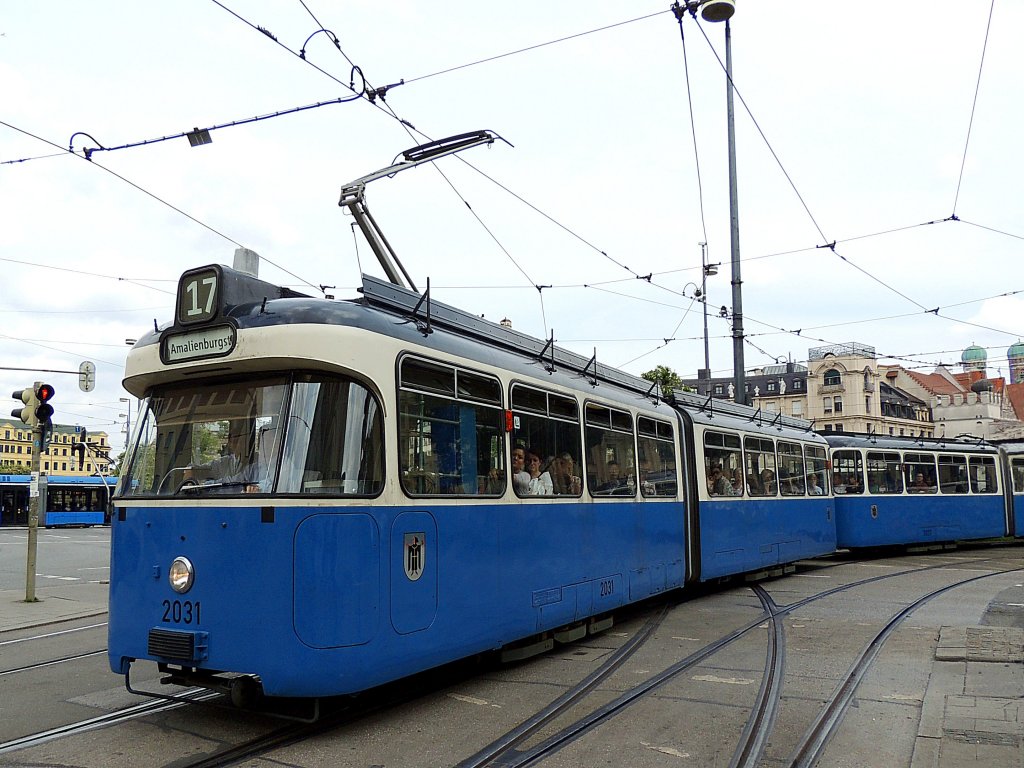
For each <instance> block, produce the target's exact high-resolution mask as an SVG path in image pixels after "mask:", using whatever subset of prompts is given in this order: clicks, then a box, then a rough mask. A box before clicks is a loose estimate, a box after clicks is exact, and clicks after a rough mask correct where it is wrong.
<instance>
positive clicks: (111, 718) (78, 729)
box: [0, 688, 208, 755]
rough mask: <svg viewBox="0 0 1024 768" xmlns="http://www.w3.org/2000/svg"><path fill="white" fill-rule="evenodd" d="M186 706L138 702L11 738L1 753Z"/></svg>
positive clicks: (197, 694)
mask: <svg viewBox="0 0 1024 768" xmlns="http://www.w3.org/2000/svg"><path fill="white" fill-rule="evenodd" d="M187 695H189V696H191V697H192V698H193V699H194V700H195V701H202V700H204V698H205V696H207V695H208V694H207V692H206V691H203V690H201V689H198V688H197V689H193V690H192V691H190V692H188V693H187ZM183 706H185V702H181V701H174V702H167V701H146V702H143V703H142V704H136V705H135V706H132V707H127V708H125V709H119V710H117V711H116V712H109V713H107V714H105V715H100V716H98V717H92V718H89V719H87V720H80V721H78V722H76V723H69V724H67V725H62V726H59V727H57V728H51V729H50V730H47V731H41V732H39V733H33V734H30V735H28V736H22V737H20V738H17V739H11V740H10V741H5V742H3V743H0V755H2V754H6V753H8V752H15V751H18V750H22V749H28V748H30V747H37V746H39V745H41V744H45V743H46V742H49V741H54V740H56V739H62V738H68V737H70V736H77V735H80V734H83V733H87V732H88V731H93V730H96V729H98V728H107V727H109V726H112V725H117V724H119V723H125V722H129V721H131V720H136V719H138V718H140V717H145V716H146V715H153V714H157V713H160V712H166V711H168V710H171V709H176V708H178V707H183Z"/></svg>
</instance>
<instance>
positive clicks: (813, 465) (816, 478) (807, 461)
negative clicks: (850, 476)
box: [804, 445, 828, 496]
mask: <svg viewBox="0 0 1024 768" xmlns="http://www.w3.org/2000/svg"><path fill="white" fill-rule="evenodd" d="M804 467H805V471H806V472H807V475H806V477H807V481H806V487H807V493H808V494H810V495H811V496H823V495H824V496H827V495H828V471H827V470H828V456H827V454H826V453H825V448H824V447H822V446H819V445H805V446H804Z"/></svg>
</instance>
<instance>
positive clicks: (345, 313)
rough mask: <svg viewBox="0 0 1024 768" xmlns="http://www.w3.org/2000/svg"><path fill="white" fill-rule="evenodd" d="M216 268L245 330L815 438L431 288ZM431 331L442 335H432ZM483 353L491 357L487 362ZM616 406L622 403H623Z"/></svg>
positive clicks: (778, 419) (159, 331)
mask: <svg viewBox="0 0 1024 768" xmlns="http://www.w3.org/2000/svg"><path fill="white" fill-rule="evenodd" d="M217 268H218V269H219V270H221V271H222V272H223V273H225V274H227V275H230V278H231V280H232V281H233V283H234V285H236V286H238V288H239V292H238V294H237V295H239V296H241V295H247V296H248V298H247V299H246V300H245V301H244V302H243V301H240V302H239V303H238V304H235V305H233V306H232V305H229V306H225V307H224V311H223V316H224V317H227V318H230V320H231V322H232V323H234V324H235V325H236V326H237V327H238V328H240V329H247V328H267V327H271V326H275V325H293V324H305V323H308V324H313V325H346V326H350V327H356V328H362V329H364V330H368V331H372V332H375V333H380V334H382V335H385V336H390V337H393V338H397V339H401V340H404V341H409V342H415V343H418V344H419V345H421V346H427V347H431V346H434V347H435V348H437V349H439V350H441V351H444V352H446V353H448V354H452V355H456V356H460V357H465V358H466V359H467V360H474V361H477V362H482V363H487V364H493V365H495V366H497V367H502V368H506V369H509V370H514V371H517V372H520V373H523V374H529V375H532V376H534V377H536V372H537V371H536V367H537V366H540V367H542V369H543V370H545V371H546V372H547V374H548V375H549V376H550V377H551V380H552V381H554V382H557V383H558V384H560V385H562V386H566V387H570V388H574V389H577V390H579V389H582V388H583V386H582V382H581V381H580V379H585V380H586V381H587V382H588V383H589V384H590V386H591V387H597V386H599V385H600V384H601V383H607V384H611V385H613V387H614V388H615V389H617V390H619V391H620V392H621V391H622V390H625V391H626V392H631V393H633V394H634V395H638V396H640V397H644V398H647V399H648V400H650V401H651V402H652V403H659V402H662V403H669V404H673V405H675V406H676V407H679V408H682V409H684V410H686V411H688V412H690V413H691V414H694V415H698V416H697V418H698V419H699V420H704V419H714V418H715V417H716V416H717V417H719V418H722V417H730V419H734V420H737V423H747V424H748V425H751V426H749V427H748V428H750V429H755V428H756V429H759V430H761V431H763V430H764V428H765V427H766V426H775V427H780V428H781V427H785V428H786V429H788V430H797V431H799V432H805V433H810V430H811V424H810V422H808V421H805V420H803V419H798V418H793V417H791V416H783V415H781V414H770V413H763V412H761V411H760V410H758V409H755V408H751V407H750V406H746V405H742V404H739V403H734V402H731V401H727V400H720V399H714V400H713V399H712V398H708V397H704V396H701V395H697V394H695V393H690V392H675V393H673V394H672V395H671V396H669V397H667V398H664V397H660V394H661V393H660V392H659V390H658V387H657V385H656V384H654V383H653V382H650V381H648V380H647V379H644V378H642V377H639V376H634V375H632V374H629V373H626V372H625V371H621V370H619V369H617V368H613V367H611V366H608V365H605V364H604V363H600V362H598V361H597V355H596V353H595V355H594V356H593V357H591V358H589V359H588V358H587V357H585V356H583V355H579V354H577V353H575V352H570V351H569V350H567V349H563V348H562V347H559V346H557V345H556V344H555V343H554V339H553V338H552V339H549V340H547V341H545V340H541V339H537V338H535V337H533V336H529V335H527V334H525V333H522V332H520V331H517V330H515V329H513V328H509V327H505V326H502V325H500V324H498V323H494V322H491V321H489V320H486V319H484V318H482V317H478V316H476V315H474V314H472V313H469V312H466V311H464V310H461V309H458V308H457V307H453V306H451V305H448V304H445V303H443V302H439V301H435V300H433V299H431V298H430V297H429V287H428V291H427V293H425V294H422V295H421V294H419V293H417V292H415V291H411V290H408V289H406V288H404V287H402V286H399V285H396V284H394V283H391V282H388V281H385V280H381V279H379V278H375V277H372V276H370V275H365V274H364V275H363V276H362V280H363V285H362V288H361V293H362V296H361V297H360V298H354V299H349V300H342V301H333V300H328V299H320V298H314V297H309V296H303V295H301V294H296V293H295V292H293V291H288V292H285V291H284V289H280V288H278V287H276V286H272V285H270V284H269V283H265V282H264V281H261V280H259V279H257V278H254V277H250V276H248V275H245V274H244V273H241V272H238V271H236V270H233V269H231V268H229V267H224V266H220V265H218V266H217ZM190 271H194V270H190ZM246 291H247V293H246ZM261 292H262V293H261ZM267 293H272V294H273V295H268V296H266V298H264V299H263V300H262V301H260V300H253V299H252V297H254V296H257V295H264V294H267ZM395 317H400V318H402V319H403V320H405V322H403V323H397V324H396V323H395V322H394V318H395ZM175 330H180V329H179V328H176V326H174V325H166V326H164V327H162V328H154V329H153V330H152V331H150V332H149V333H148V334H146V335H145V336H144V337H142V338H141V339H140V340H139V342H138V343H137V345H136V347H137V348H141V347H144V346H148V345H151V344H159V343H160V340H161V339H162V337H163V335H164V334H165V333H169V332H173V331H175ZM434 331H442V333H437V334H435V333H434ZM427 339H430V341H429V342H428V341H427ZM486 350H492V352H491V353H490V354H488V353H487V351H486ZM510 355H511V356H512V357H511V358H510ZM513 359H518V360H519V361H521V364H520V365H514V364H513V363H512V360H513ZM148 373H152V372H142V371H134V370H133V371H131V374H130V375H128V372H127V371H126V379H125V385H126V386H128V387H129V389H131V388H130V381H131V379H135V378H136V377H137V376H140V375H141V376H142V378H144V379H146V378H148V376H147V374H148ZM609 395H610V396H612V397H614V395H611V393H608V395H606V396H609ZM615 399H619V400H622V397H621V396H620V397H617V398H615ZM701 415H703V417H704V418H703V419H702V418H701ZM752 425H756V427H754V426H752ZM732 426H734V425H732Z"/></svg>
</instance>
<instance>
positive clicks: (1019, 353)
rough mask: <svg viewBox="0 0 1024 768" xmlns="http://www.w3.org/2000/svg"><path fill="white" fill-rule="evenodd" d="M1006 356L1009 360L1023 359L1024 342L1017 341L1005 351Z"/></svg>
mask: <svg viewBox="0 0 1024 768" xmlns="http://www.w3.org/2000/svg"><path fill="white" fill-rule="evenodd" d="M1006 356H1007V357H1008V358H1010V359H1011V360H1012V359H1013V358H1015V357H1024V342H1021V341H1018V342H1017V343H1016V344H1014V345H1013V346H1011V347H1010V348H1009V349H1008V350H1006Z"/></svg>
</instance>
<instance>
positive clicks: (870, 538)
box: [826, 434, 1014, 548]
mask: <svg viewBox="0 0 1024 768" xmlns="http://www.w3.org/2000/svg"><path fill="white" fill-rule="evenodd" d="M826 439H827V440H828V443H829V445H830V446H831V449H832V472H833V475H832V484H833V488H834V491H835V494H836V495H835V504H836V537H837V543H838V545H839V546H840V547H844V548H858V547H880V546H889V545H902V544H928V543H943V542H955V541H964V540H968V539H986V538H998V537H1002V536H1007V535H1012V534H1013V531H1014V520H1013V512H1012V506H1011V504H1010V503H1008V496H1006V495H1005V493H1004V492H1005V491H1006V489H1007V486H1006V479H1005V478H1004V476H1003V472H1002V471H1001V470H1002V463H1001V461H1000V457H999V450H998V449H997V448H996V447H995V446H993V445H991V444H988V443H983V442H978V441H977V440H975V441H969V440H965V439H934V440H933V439H929V440H922V439H921V438H908V437H903V438H900V437H881V436H875V435H853V434H835V435H828V436H827V437H826Z"/></svg>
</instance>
